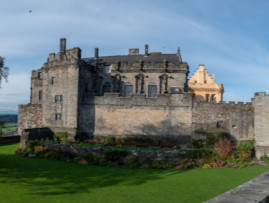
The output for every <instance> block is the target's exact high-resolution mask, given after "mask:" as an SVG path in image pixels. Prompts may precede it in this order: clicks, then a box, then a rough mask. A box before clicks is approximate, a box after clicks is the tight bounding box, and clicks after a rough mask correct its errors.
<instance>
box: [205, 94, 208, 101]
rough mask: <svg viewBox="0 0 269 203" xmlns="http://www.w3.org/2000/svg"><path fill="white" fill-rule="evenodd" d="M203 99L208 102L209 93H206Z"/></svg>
mask: <svg viewBox="0 0 269 203" xmlns="http://www.w3.org/2000/svg"><path fill="white" fill-rule="evenodd" d="M205 100H206V101H207V102H209V94H206V95H205Z"/></svg>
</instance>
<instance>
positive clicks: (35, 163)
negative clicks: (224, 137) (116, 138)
mask: <svg viewBox="0 0 269 203" xmlns="http://www.w3.org/2000/svg"><path fill="white" fill-rule="evenodd" d="M18 146H19V145H18V144H12V145H4V146H0V197H1V201H3V202H203V201H205V200H207V199H210V198H212V197H214V196H216V195H218V194H221V193H223V192H225V191H227V190H229V189H232V188H234V187H236V186H238V185H240V184H242V183H244V182H246V181H248V180H250V179H252V178H254V177H256V176H258V175H259V174H261V173H263V172H264V171H266V170H267V168H265V167H260V166H253V167H249V168H243V169H228V168H209V169H192V170H149V169H148V170H142V169H125V168H113V167H111V168H108V167H100V166H92V165H79V164H76V163H68V162H58V161H53V160H46V159H34V158H24V157H17V156H15V155H14V151H15V149H16V148H17V147H18Z"/></svg>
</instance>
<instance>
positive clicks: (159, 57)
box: [82, 53, 182, 65]
mask: <svg viewBox="0 0 269 203" xmlns="http://www.w3.org/2000/svg"><path fill="white" fill-rule="evenodd" d="M82 60H84V61H86V62H87V63H89V64H91V63H94V62H101V63H108V64H110V63H115V62H127V63H128V64H133V63H135V62H140V61H143V62H151V63H158V62H163V61H164V60H166V61H167V62H170V63H174V64H175V65H178V64H180V63H182V62H181V61H179V57H178V56H177V54H162V53H150V54H149V55H143V54H139V55H118V56H99V57H98V58H94V57H91V58H83V59H82Z"/></svg>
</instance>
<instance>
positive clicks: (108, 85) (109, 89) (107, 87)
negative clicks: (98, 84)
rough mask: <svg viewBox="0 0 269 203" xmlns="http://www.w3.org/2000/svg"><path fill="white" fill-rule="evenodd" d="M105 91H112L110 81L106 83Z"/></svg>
mask: <svg viewBox="0 0 269 203" xmlns="http://www.w3.org/2000/svg"><path fill="white" fill-rule="evenodd" d="M105 92H111V85H110V83H109V82H106V83H105V84H104V85H103V94H104V93H105Z"/></svg>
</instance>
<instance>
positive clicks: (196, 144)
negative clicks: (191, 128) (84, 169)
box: [189, 139, 204, 148]
mask: <svg viewBox="0 0 269 203" xmlns="http://www.w3.org/2000/svg"><path fill="white" fill-rule="evenodd" d="M189 145H190V147H191V148H202V147H204V141H203V140H195V139H191V142H190V144H189Z"/></svg>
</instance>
